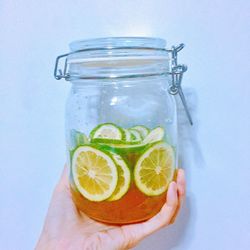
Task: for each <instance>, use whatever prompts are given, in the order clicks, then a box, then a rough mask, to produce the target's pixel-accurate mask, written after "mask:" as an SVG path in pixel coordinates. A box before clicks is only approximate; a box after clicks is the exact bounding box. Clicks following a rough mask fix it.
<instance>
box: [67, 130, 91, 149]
mask: <svg viewBox="0 0 250 250" xmlns="http://www.w3.org/2000/svg"><path fill="white" fill-rule="evenodd" d="M87 143H89V139H88V137H87V136H86V135H85V134H84V133H82V132H80V131H77V130H75V129H72V130H71V131H70V149H71V150H72V149H74V148H76V147H78V146H80V145H84V144H87Z"/></svg>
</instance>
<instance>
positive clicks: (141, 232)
mask: <svg viewBox="0 0 250 250" xmlns="http://www.w3.org/2000/svg"><path fill="white" fill-rule="evenodd" d="M177 205H178V195H177V184H176V183H175V182H171V183H170V185H169V188H168V192H167V202H166V203H165V204H164V206H163V207H162V209H161V211H160V212H159V213H158V214H157V215H155V216H154V217H153V218H151V219H150V220H148V221H146V222H143V223H138V224H133V225H128V226H123V227H122V231H123V235H124V238H125V240H126V241H127V243H128V245H127V247H128V248H131V247H134V246H135V245H136V244H137V243H138V242H139V241H141V240H142V239H143V238H145V237H146V236H147V235H149V234H152V233H153V232H155V231H157V230H159V229H160V228H162V227H164V226H166V225H168V224H169V223H170V221H171V218H172V217H173V215H174V213H175V210H176V208H177Z"/></svg>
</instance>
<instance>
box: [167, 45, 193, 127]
mask: <svg viewBox="0 0 250 250" xmlns="http://www.w3.org/2000/svg"><path fill="white" fill-rule="evenodd" d="M183 48H184V44H183V43H181V44H180V45H178V46H173V47H172V48H171V49H170V50H168V52H170V54H171V66H170V70H171V72H170V75H171V77H172V79H171V84H170V87H169V93H170V94H171V95H177V94H179V96H180V98H181V101H182V104H183V106H184V109H185V112H186V115H187V117H188V120H189V123H190V124H191V125H193V120H192V117H191V114H190V112H189V110H188V106H187V102H186V98H185V96H184V94H183V91H182V87H181V82H182V77H183V73H184V72H186V71H187V66H186V65H183V64H178V63H177V55H178V52H179V51H181V50H182V49H183Z"/></svg>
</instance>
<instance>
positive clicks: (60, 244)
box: [36, 168, 185, 250]
mask: <svg viewBox="0 0 250 250" xmlns="http://www.w3.org/2000/svg"><path fill="white" fill-rule="evenodd" d="M184 196H185V177H184V171H183V170H182V169H179V170H178V172H177V177H176V182H171V183H170V185H169V189H168V192H167V201H166V203H165V204H164V206H163V207H162V209H161V211H160V212H159V213H158V214H157V215H155V216H154V217H153V218H151V219H149V220H148V221H146V222H142V223H137V224H131V225H124V226H109V225H105V224H102V223H99V222H96V221H94V220H92V219H90V218H89V217H87V216H86V215H85V214H83V213H81V212H79V211H78V210H77V208H76V207H75V205H74V203H73V201H72V199H71V194H70V189H69V182H68V175H67V169H66V168H65V169H64V171H63V174H62V176H61V179H60V181H59V183H58V184H57V186H56V188H55V190H54V193H53V197H52V199H51V203H50V206H49V209H48V213H47V217H46V220H45V224H44V228H43V231H42V234H41V236H40V239H39V241H38V243H37V246H36V250H44V249H46V250H49V249H53V250H56V249H60V250H66V249H67V250H70V249H72V250H78V249H79V250H83V249H89V250H91V249H101V250H106V249H108V250H121V249H129V248H132V247H135V246H136V245H137V244H138V243H139V242H140V241H141V240H142V239H143V238H145V237H146V236H148V235H150V234H152V233H154V232H155V231H157V230H159V229H160V228H162V227H164V226H167V225H169V224H172V223H173V222H174V220H175V218H176V216H177V214H178V211H179V209H180V207H181V204H182V202H183V199H184Z"/></svg>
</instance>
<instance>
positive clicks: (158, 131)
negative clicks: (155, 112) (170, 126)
mask: <svg viewBox="0 0 250 250" xmlns="http://www.w3.org/2000/svg"><path fill="white" fill-rule="evenodd" d="M163 138H164V129H163V128H162V127H157V128H155V129H153V130H151V131H150V133H149V134H148V135H147V136H146V138H145V139H144V140H143V141H142V143H144V144H148V143H154V142H157V141H161V140H162V139H163Z"/></svg>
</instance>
